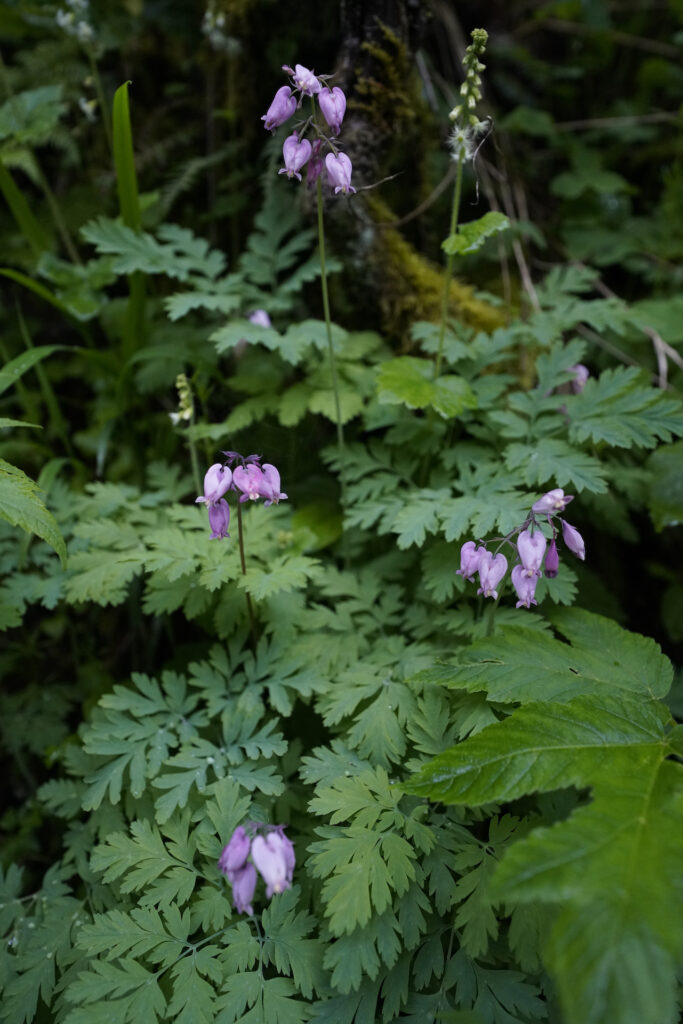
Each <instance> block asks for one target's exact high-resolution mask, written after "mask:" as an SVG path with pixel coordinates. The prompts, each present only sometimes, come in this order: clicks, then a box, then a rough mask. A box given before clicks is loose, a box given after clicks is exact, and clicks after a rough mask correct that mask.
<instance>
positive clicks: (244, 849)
mask: <svg viewBox="0 0 683 1024" xmlns="http://www.w3.org/2000/svg"><path fill="white" fill-rule="evenodd" d="M250 848H251V839H250V838H249V836H248V835H247V833H246V831H245V829H244V828H243V826H242V825H238V826H237V828H236V829H235V831H234V832H233V834H232V835H231V836H230V840H229V842H228V844H227V846H224V847H223V852H222V853H221V855H220V858H219V860H218V867H219V868H220V870H221V871H222V872H223V874H224V875H227V877H228V878H230V880H231V881H232V879H231V877H230V876H231V875H232V874H234V873H235V872H236V871H239V870H240V869H241V868H243V867H244V865H245V864H246V862H247V857H248V856H249V850H250Z"/></svg>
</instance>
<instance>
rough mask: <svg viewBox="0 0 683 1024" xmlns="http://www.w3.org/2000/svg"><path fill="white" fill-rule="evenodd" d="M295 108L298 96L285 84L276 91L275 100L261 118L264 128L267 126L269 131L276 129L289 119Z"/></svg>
mask: <svg viewBox="0 0 683 1024" xmlns="http://www.w3.org/2000/svg"><path fill="white" fill-rule="evenodd" d="M295 110H296V96H294V95H293V93H292V90H291V89H290V88H289V86H288V85H283V86H282V88H281V89H278V91H277V92H276V93H275V96H274V98H273V102H272V103H271V104H270V106H269V107H268V110H267V111H266V113H265V114H264V115H263V117H262V118H261V120H262V121H263V126H264V128H267V129H268V131H274V130H275V129H276V128H279V127H280V125H281V124H284V123H285V121H289V119H290V117H291V116H292V114H293V113H294V111H295Z"/></svg>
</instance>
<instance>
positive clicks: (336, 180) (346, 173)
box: [325, 153, 356, 195]
mask: <svg viewBox="0 0 683 1024" xmlns="http://www.w3.org/2000/svg"><path fill="white" fill-rule="evenodd" d="M325 167H326V168H327V177H328V178H329V181H330V185H332V186H333V187H334V192H335V195H336V194H337V192H343V193H344V195H347V194H348V193H349V192H355V191H356V190H355V188H354V187H353V185H352V184H351V171H352V166H351V161H350V160H349V158H348V156H347V155H346V153H337V154H336V155H335V154H334V153H328V154H327V156H326V157H325Z"/></svg>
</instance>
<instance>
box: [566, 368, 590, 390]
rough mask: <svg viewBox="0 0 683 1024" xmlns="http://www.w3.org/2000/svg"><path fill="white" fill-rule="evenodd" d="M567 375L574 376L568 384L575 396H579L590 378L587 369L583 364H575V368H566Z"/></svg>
mask: <svg viewBox="0 0 683 1024" xmlns="http://www.w3.org/2000/svg"><path fill="white" fill-rule="evenodd" d="M567 373H573V374H574V379H573V380H572V381H570V382H569V386H570V387H571V389H572V391H573V393H574V394H575V395H580V394H581V392H582V391H583V389H584V388H585V386H586V381H587V380H588V378H589V377H590V373H589V370H588V367H587V366H584V365H583V363H576V365H575V366H568V367H567Z"/></svg>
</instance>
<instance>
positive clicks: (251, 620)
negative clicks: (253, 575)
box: [237, 501, 258, 650]
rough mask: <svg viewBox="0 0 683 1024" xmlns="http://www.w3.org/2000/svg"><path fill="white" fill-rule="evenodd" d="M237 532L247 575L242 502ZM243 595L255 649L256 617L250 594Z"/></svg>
mask: <svg viewBox="0 0 683 1024" xmlns="http://www.w3.org/2000/svg"><path fill="white" fill-rule="evenodd" d="M237 534H238V538H239V546H240V565H241V567H242V575H243V576H246V575H247V561H246V558H245V557H244V527H243V526H242V504H241V502H239V501H238V502H237ZM244 596H245V597H246V599H247V612H248V613H249V626H250V628H251V636H252V640H253V641H254V650H256V644H257V642H258V634H257V632H256V619H255V618H254V608H253V606H252V603H251V595H250V594H248V593H247V591H245V592H244Z"/></svg>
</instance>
